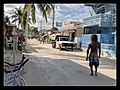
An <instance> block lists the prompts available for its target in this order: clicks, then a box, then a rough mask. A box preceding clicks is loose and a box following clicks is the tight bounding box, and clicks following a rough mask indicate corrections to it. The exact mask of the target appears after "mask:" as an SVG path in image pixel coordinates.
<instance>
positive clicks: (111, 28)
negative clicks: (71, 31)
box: [81, 3, 116, 56]
mask: <svg viewBox="0 0 120 90" xmlns="http://www.w3.org/2000/svg"><path fill="white" fill-rule="evenodd" d="M85 6H89V7H92V10H93V12H94V14H92V13H91V16H90V17H88V18H85V19H83V23H84V26H83V28H84V31H83V35H82V36H81V40H82V47H83V48H86V47H87V45H88V43H90V35H91V34H97V35H98V41H99V42H101V47H102V51H103V52H107V53H109V55H112V56H113V55H114V56H116V4H111V3H107V4H104V3H99V4H98V3H95V4H94V3H87V4H85Z"/></svg>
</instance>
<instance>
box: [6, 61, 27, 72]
mask: <svg viewBox="0 0 120 90" xmlns="http://www.w3.org/2000/svg"><path fill="white" fill-rule="evenodd" d="M27 61H29V59H27V60H25V61H24V62H22V64H21V65H20V66H19V67H18V68H15V69H14V70H11V71H7V70H6V69H4V71H5V72H6V73H11V72H16V71H18V70H20V69H21V68H22V66H24V64H25V63H26V62H27Z"/></svg>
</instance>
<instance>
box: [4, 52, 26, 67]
mask: <svg viewBox="0 0 120 90" xmlns="http://www.w3.org/2000/svg"><path fill="white" fill-rule="evenodd" d="M24 59H25V56H24V54H23V56H22V60H21V61H20V62H19V63H17V64H11V63H8V62H4V63H5V64H7V65H9V66H15V65H20V64H21V63H22V62H23V61H24Z"/></svg>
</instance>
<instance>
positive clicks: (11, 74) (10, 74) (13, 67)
mask: <svg viewBox="0 0 120 90" xmlns="http://www.w3.org/2000/svg"><path fill="white" fill-rule="evenodd" d="M24 59H25V57H24V55H23V57H22V60H21V62H19V63H17V64H11V63H8V62H4V64H6V65H4V76H5V77H4V86H27V83H26V81H25V79H24V78H23V76H22V74H21V72H20V71H22V70H23V69H22V68H23V66H24V65H25V64H26V62H28V61H29V59H26V60H25V61H24ZM7 69H10V70H7ZM21 69H22V70H21Z"/></svg>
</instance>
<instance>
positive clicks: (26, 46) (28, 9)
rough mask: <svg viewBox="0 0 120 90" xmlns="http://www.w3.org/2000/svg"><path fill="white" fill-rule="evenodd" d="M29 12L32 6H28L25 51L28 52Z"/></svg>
mask: <svg viewBox="0 0 120 90" xmlns="http://www.w3.org/2000/svg"><path fill="white" fill-rule="evenodd" d="M29 12H30V5H29V4H28V11H27V19H26V27H25V50H27V38H28V19H29Z"/></svg>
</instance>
